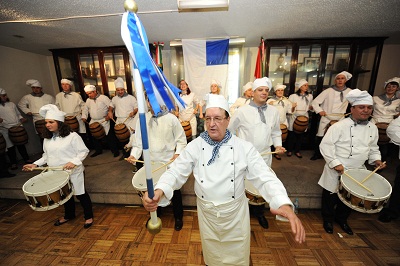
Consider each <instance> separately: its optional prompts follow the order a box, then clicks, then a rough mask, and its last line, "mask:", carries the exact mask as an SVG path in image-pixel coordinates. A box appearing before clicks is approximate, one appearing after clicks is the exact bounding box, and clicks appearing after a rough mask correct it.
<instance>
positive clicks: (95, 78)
mask: <svg viewBox="0 0 400 266" xmlns="http://www.w3.org/2000/svg"><path fill="white" fill-rule="evenodd" d="M50 51H51V52H52V53H53V59H54V64H55V68H56V74H57V79H58V80H61V79H63V78H67V79H69V80H72V81H73V82H74V85H75V86H74V90H75V91H77V92H80V93H81V95H82V97H83V99H86V97H87V96H86V94H85V92H84V87H85V86H86V85H95V86H96V87H97V89H98V91H99V92H100V93H101V94H104V95H107V96H109V97H113V96H114V95H115V86H114V80H115V79H116V78H118V77H122V78H123V79H124V81H125V88H126V89H127V92H128V93H129V94H132V93H133V91H134V85H133V79H132V73H131V66H130V62H129V53H128V50H127V49H126V48H125V47H123V46H118V47H104V48H76V49H54V50H50ZM59 86H60V91H61V85H60V84H59Z"/></svg>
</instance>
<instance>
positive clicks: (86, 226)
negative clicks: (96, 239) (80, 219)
mask: <svg viewBox="0 0 400 266" xmlns="http://www.w3.org/2000/svg"><path fill="white" fill-rule="evenodd" d="M92 224H93V222H91V223H85V224H84V225H83V228H85V229H88V228H89V227H91V226H92Z"/></svg>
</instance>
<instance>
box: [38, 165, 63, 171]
mask: <svg viewBox="0 0 400 266" xmlns="http://www.w3.org/2000/svg"><path fill="white" fill-rule="evenodd" d="M33 170H56V171H57V170H58V171H62V170H64V168H63V167H62V166H56V167H35V168H31V171H33Z"/></svg>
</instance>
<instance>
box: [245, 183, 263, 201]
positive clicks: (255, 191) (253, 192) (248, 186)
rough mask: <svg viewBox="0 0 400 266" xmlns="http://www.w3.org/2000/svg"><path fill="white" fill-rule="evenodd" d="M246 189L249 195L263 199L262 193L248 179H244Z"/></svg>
mask: <svg viewBox="0 0 400 266" xmlns="http://www.w3.org/2000/svg"><path fill="white" fill-rule="evenodd" d="M244 187H245V189H246V192H247V193H249V194H250V195H253V196H256V197H261V194H260V192H259V191H258V189H256V187H255V186H254V185H253V184H252V183H251V182H250V181H249V180H247V179H244Z"/></svg>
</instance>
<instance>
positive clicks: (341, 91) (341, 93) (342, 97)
mask: <svg viewBox="0 0 400 266" xmlns="http://www.w3.org/2000/svg"><path fill="white" fill-rule="evenodd" d="M332 89H334V90H335V91H338V92H340V101H341V102H343V100H344V95H343V91H345V90H346V89H347V87H346V86H344V88H343V90H339V89H338V88H337V87H336V86H335V85H333V86H332Z"/></svg>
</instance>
